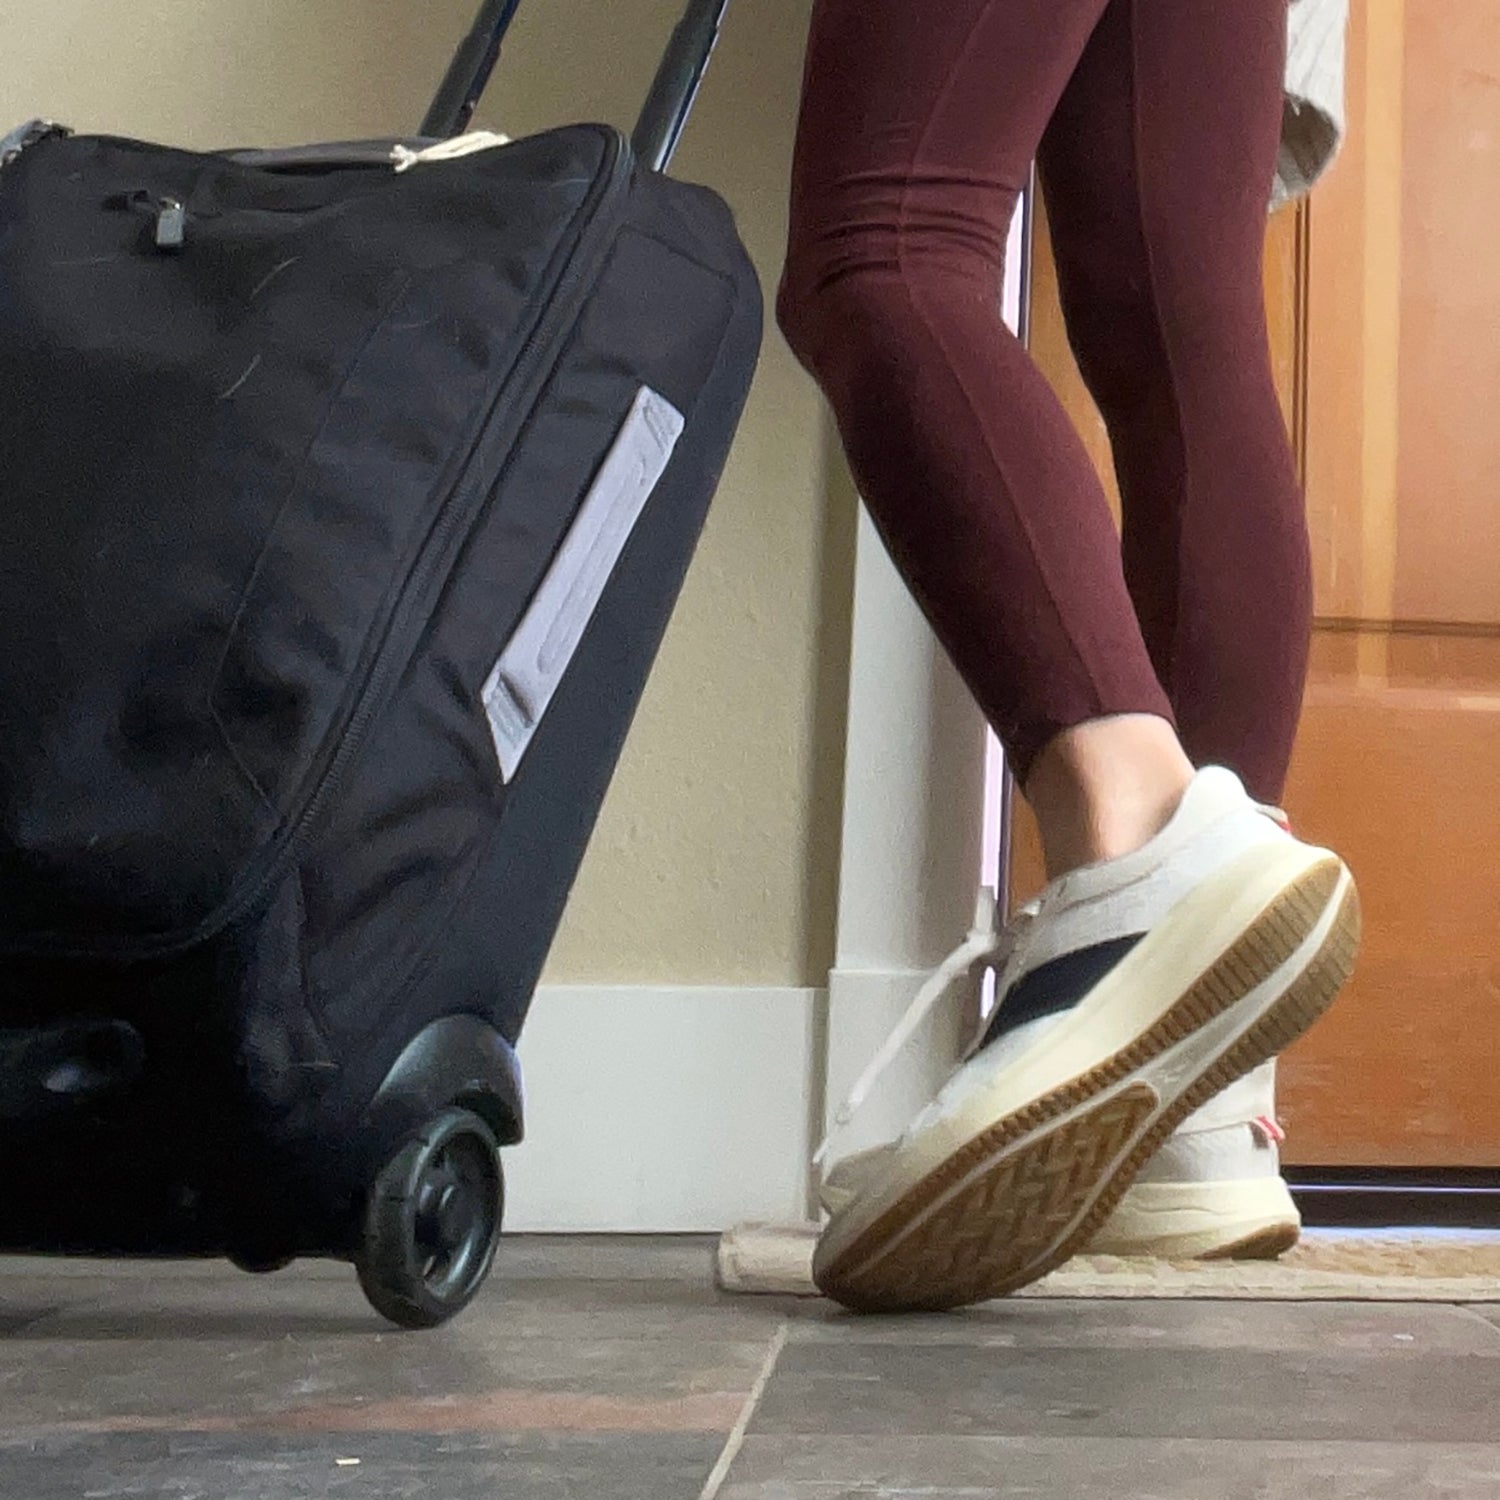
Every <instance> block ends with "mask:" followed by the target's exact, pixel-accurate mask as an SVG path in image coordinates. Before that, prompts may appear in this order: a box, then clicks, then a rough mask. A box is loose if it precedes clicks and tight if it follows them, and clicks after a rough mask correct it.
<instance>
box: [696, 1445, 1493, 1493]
mask: <svg viewBox="0 0 1500 1500" xmlns="http://www.w3.org/2000/svg"><path fill="white" fill-rule="evenodd" d="M1497 1495H1500V1447H1497V1446H1464V1445H1456V1446H1440V1445H1427V1444H1403V1443H1283V1442H1277V1443H1245V1442H1239V1441H1233V1442H1191V1441H1181V1440H1175V1441H1166V1442H1161V1441H1156V1440H1151V1441H1142V1440H1140V1439H1127V1438H976V1437H967V1438H965V1437H959V1438H936V1437H918V1438H899V1439H898V1438H879V1437H875V1438H871V1437H859V1438H848V1437H845V1438H830V1437H805V1438H783V1437H775V1438H771V1437H751V1438H750V1439H748V1440H747V1441H746V1443H745V1446H744V1448H743V1449H742V1450H741V1451H740V1455H739V1457H738V1459H737V1461H736V1462H735V1464H734V1467H733V1468H732V1469H731V1470H730V1473H729V1479H728V1482H727V1483H726V1485H725V1487H724V1488H723V1489H722V1490H721V1491H720V1493H719V1500H989V1497H1006V1500H1011V1497H1017V1500H1018V1497H1021V1496H1026V1497H1036V1500H1205V1497H1206V1496H1212V1497H1213V1500H1413V1497H1417V1496H1422V1497H1428V1496H1443V1497H1450V1500H1459V1497H1462V1500H1494V1497H1496V1496H1497Z"/></svg>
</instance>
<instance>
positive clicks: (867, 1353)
mask: <svg viewBox="0 0 1500 1500" xmlns="http://www.w3.org/2000/svg"><path fill="white" fill-rule="evenodd" d="M1497 1414H1500V1361H1497V1360H1494V1359H1490V1358H1485V1357H1483V1356H1474V1355H1463V1356H1452V1355H1440V1356H1438V1355H1429V1354H1424V1353H1415V1352H1408V1351H1404V1350H1392V1351H1388V1352H1386V1353H1383V1354H1381V1355H1379V1356H1378V1357H1377V1356H1372V1355H1369V1354H1364V1355H1361V1354H1346V1355H1316V1354H1306V1353H1289V1354H1271V1353H1266V1352H1263V1351H1253V1350H1252V1351H1240V1350H1218V1349H1207V1350H1205V1349H1163V1350H1152V1349H1109V1348H1095V1349H1079V1348H1054V1349H1015V1350H1012V1351H1010V1353H1009V1355H1008V1357H1006V1358H996V1353H995V1351H994V1350H993V1349H985V1348H977V1349H976V1348H973V1347H971V1346H968V1345H962V1344H946V1345H938V1344H925V1345H906V1346H903V1345H896V1344H854V1343H849V1344H844V1345H833V1344H803V1345H792V1346H789V1347H788V1348H787V1349H786V1350H785V1351H784V1352H783V1355H782V1358H781V1361H780V1363H779V1365H778V1366H777V1370H776V1374H775V1378H774V1379H773V1380H772V1381H771V1383H770V1386H769V1388H768V1390H767V1392H766V1395H765V1399H764V1401H763V1402H762V1404H761V1407H760V1410H759V1412H758V1413H757V1415H756V1418H755V1421H754V1424H753V1427H752V1430H753V1431H755V1432H757V1433H766V1434H769V1433H807V1434H812V1433H827V1434H836V1433H847V1434H857V1433H880V1434H887V1435H896V1434H911V1435H927V1434H943V1433H952V1434H975V1435H978V1434H993V1435H996V1436H1018V1437H1019V1436H1028V1437H1031V1436H1036V1437H1051V1436H1065V1435H1068V1434H1076V1435H1077V1436H1079V1437H1115V1436H1120V1437H1163V1438H1167V1437H1202V1438H1246V1439H1266V1440H1272V1439H1283V1440H1296V1439H1305V1440H1313V1439H1322V1440H1332V1439H1371V1440H1398V1441H1430V1442H1490V1441H1494V1440H1496V1437H1497V1433H1500V1415H1497Z"/></svg>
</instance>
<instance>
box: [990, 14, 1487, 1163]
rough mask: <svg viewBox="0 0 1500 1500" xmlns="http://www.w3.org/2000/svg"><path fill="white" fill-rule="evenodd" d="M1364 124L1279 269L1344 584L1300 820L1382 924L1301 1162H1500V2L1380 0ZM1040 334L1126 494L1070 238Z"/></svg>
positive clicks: (1369, 935)
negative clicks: (1067, 275)
mask: <svg viewBox="0 0 1500 1500" xmlns="http://www.w3.org/2000/svg"><path fill="white" fill-rule="evenodd" d="M1349 112H1350V128H1351V136H1350V141H1349V144H1348V146H1347V148H1346V150H1345V153H1344V155H1343V157H1342V159H1341V161H1340V162H1339V164H1338V165H1337V167H1336V168H1335V169H1334V171H1333V173H1332V174H1331V175H1330V177H1329V179H1328V181H1327V182H1326V183H1325V184H1324V185H1323V186H1322V187H1320V188H1319V190H1318V192H1317V194H1316V195H1315V197H1314V198H1313V200H1312V203H1311V204H1310V205H1309V206H1306V207H1304V208H1303V209H1301V210H1300V211H1297V212H1293V213H1288V214H1284V215H1281V216H1278V217H1277V219H1275V220H1273V221H1272V224H1271V227H1270V234H1269V241H1268V254H1267V262H1266V286H1267V297H1268V308H1269V310H1270V315H1271V324H1272V336H1273V343H1274V348H1275V352H1276V360H1277V369H1278V375H1279V378H1280V382H1281V389H1282V395H1283V399H1284V403H1285V407H1286V412H1287V417H1288V422H1289V424H1290V426H1291V428H1292V431H1293V435H1294V438H1295V440H1296V443H1297V448H1298V453H1299V457H1300V460H1301V463H1302V467H1303V471H1304V475H1305V478H1306V481H1307V486H1308V506H1309V517H1310V522H1311V529H1312V534H1313V548H1314V559H1315V574H1316V584H1317V605H1316V608H1317V616H1318V618H1317V624H1316V628H1315V633H1314V642H1313V662H1312V672H1311V676H1310V680H1309V684H1308V690H1307V699H1306V707H1305V714H1304V720H1303V726H1302V732H1301V736H1300V739H1299V742H1298V749H1297V756H1296V762H1295V765H1294V767H1293V772H1292V780H1291V786H1290V788H1289V791H1288V795H1287V803H1288V807H1289V809H1290V811H1291V812H1292V815H1293V817H1294V819H1295V820H1296V823H1297V825H1298V830H1299V832H1300V833H1301V834H1302V836H1303V837H1306V838H1309V839H1313V840H1316V841H1320V842H1326V843H1328V844H1329V845H1331V846H1332V847H1334V848H1336V849H1338V850H1339V851H1340V852H1341V853H1342V854H1343V855H1344V856H1345V857H1346V858H1347V859H1348V861H1349V862H1350V864H1351V865H1352V866H1353V868H1354V871H1355V874H1356V876H1357V877H1358V879H1359V881H1360V885H1361V889H1362V892H1363V896H1364V903H1365V915H1366V940H1365V946H1364V951H1363V955H1362V958H1361V963H1360V967H1359V970H1358V973H1357V975H1356V978H1355V980H1354V982H1353V984H1352V985H1351V986H1350V988H1349V990H1348V991H1347V992H1346V994H1345V996H1344V998H1343V999H1342V1000H1341V1001H1340V1002H1339V1004H1338V1005H1337V1006H1336V1007H1335V1009H1334V1011H1333V1012H1332V1013H1331V1014H1330V1015H1329V1017H1328V1018H1327V1019H1326V1020H1325V1021H1324V1022H1323V1023H1322V1024H1321V1025H1320V1026H1319V1027H1318V1028H1317V1029H1316V1030H1315V1031H1314V1032H1313V1033H1312V1034H1311V1035H1310V1036H1308V1037H1307V1038H1306V1039H1304V1041H1303V1042H1302V1043H1301V1044H1300V1045H1299V1046H1297V1047H1296V1048H1294V1049H1293V1050H1292V1051H1291V1052H1290V1053H1289V1054H1288V1055H1287V1057H1286V1058H1285V1060H1284V1063H1283V1067H1282V1089H1281V1092H1282V1112H1283V1114H1284V1116H1285V1117H1286V1120H1287V1124H1288V1127H1289V1132H1290V1134H1289V1144H1288V1148H1287V1159H1288V1160H1289V1161H1290V1162H1292V1163H1301V1164H1316V1165H1323V1166H1343V1167H1377V1168H1378V1167H1404V1168H1421V1167H1459V1166H1466V1167H1500V248H1497V247H1500V0H1443V3H1442V4H1440V5H1439V4H1428V3H1423V4H1415V3H1411V0H1355V14H1354V18H1353V27H1352V32H1351V37H1350V88H1349ZM1041 238H1042V240H1043V241H1044V240H1045V236H1044V235H1043V236H1041ZM1033 328H1034V338H1035V348H1036V351H1037V357H1038V359H1039V360H1040V362H1041V363H1042V365H1043V368H1044V369H1046V370H1047V372H1048V373H1049V375H1050V376H1051V377H1052V379H1053V380H1054V382H1055V384H1056V385H1057V387H1058V389H1059V391H1060V392H1061V393H1062V395H1063V398H1064V400H1065V401H1066V402H1067V404H1068V406H1069V408H1070V409H1071V410H1072V411H1073V412H1074V413H1075V414H1076V415H1077V416H1078V419H1079V421H1080V424H1081V425H1082V426H1083V428H1084V430H1085V432H1086V434H1087V435H1088V437H1089V441H1090V445H1091V448H1092V451H1093V452H1094V453H1095V455H1096V458H1097V459H1098V461H1099V464H1100V467H1101V470H1102V471H1104V472H1106V473H1107V470H1108V447H1107V443H1106V442H1105V439H1104V434H1103V428H1102V424H1100V422H1099V419H1098V416H1097V414H1096V413H1095V412H1094V411H1093V408H1092V406H1091V405H1090V403H1089V402H1088V398H1087V396H1086V395H1085V393H1084V392H1083V389H1082V385H1081V382H1080V381H1079V379H1078V376H1077V372H1076V370H1075V369H1074V367H1073V364H1072V361H1071V358H1070V357H1069V355H1068V351H1067V346H1066V342H1065V339H1064V336H1063V332H1062V325H1061V317H1060V314H1059V313H1058V311H1057V304H1056V290H1055V279H1054V277H1053V274H1052V271H1051V265H1050V259H1049V257H1048V255H1047V253H1046V248H1045V243H1042V244H1039V246H1038V254H1037V286H1036V303H1035V308H1034V313H1033ZM1039 872H1040V861H1039V859H1038V856H1037V850H1036V845H1035V836H1034V830H1033V829H1032V828H1031V827H1030V825H1029V823H1028V821H1027V819H1026V817H1025V815H1024V813H1023V814H1022V815H1021V817H1020V818H1019V819H1018V829H1017V857H1016V868H1015V879H1014V882H1013V884H1014V887H1015V889H1016V890H1017V891H1018V892H1024V891H1027V890H1031V889H1035V888H1036V886H1037V885H1039V883H1040V873H1039Z"/></svg>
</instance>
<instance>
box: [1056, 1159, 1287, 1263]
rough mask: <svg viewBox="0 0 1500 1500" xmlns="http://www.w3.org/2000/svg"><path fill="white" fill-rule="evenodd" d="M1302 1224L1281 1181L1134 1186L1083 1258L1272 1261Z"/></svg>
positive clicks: (1283, 1252)
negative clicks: (1117, 1257)
mask: <svg viewBox="0 0 1500 1500" xmlns="http://www.w3.org/2000/svg"><path fill="white" fill-rule="evenodd" d="M1301 1233H1302V1216H1301V1214H1299V1213H1298V1212H1297V1205H1296V1203H1295V1202H1293V1200H1292V1195H1291V1193H1290V1191H1288V1189H1287V1185H1286V1183H1285V1182H1283V1181H1282V1180H1281V1178H1280V1177H1251V1178H1246V1179H1244V1180H1242V1181H1220V1182H1137V1183H1136V1184H1135V1185H1134V1186H1133V1187H1132V1188H1131V1189H1130V1190H1129V1192H1127V1193H1126V1194H1125V1195H1124V1196H1123V1197H1122V1198H1121V1199H1120V1204H1119V1207H1118V1208H1116V1209H1115V1211H1114V1213H1112V1214H1111V1215H1110V1217H1109V1220H1108V1222H1107V1223H1106V1224H1105V1225H1104V1227H1103V1228H1102V1229H1101V1230H1100V1231H1099V1233H1098V1234H1096V1235H1095V1236H1094V1238H1093V1239H1092V1240H1090V1241H1089V1244H1088V1249H1087V1251H1086V1252H1085V1253H1086V1254H1089V1255H1149V1256H1153V1257H1155V1258H1157V1259H1159V1260H1274V1259H1275V1258H1276V1257H1277V1256H1279V1255H1284V1254H1286V1252H1287V1251H1288V1250H1290V1249H1291V1248H1292V1246H1293V1245H1295V1244H1296V1243H1297V1241H1298V1239H1299V1238H1300V1237H1301Z"/></svg>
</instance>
